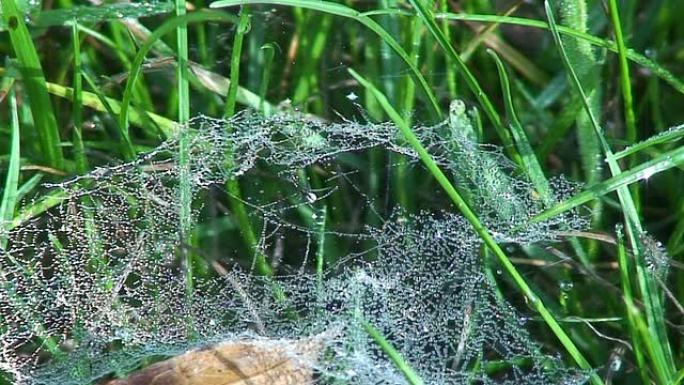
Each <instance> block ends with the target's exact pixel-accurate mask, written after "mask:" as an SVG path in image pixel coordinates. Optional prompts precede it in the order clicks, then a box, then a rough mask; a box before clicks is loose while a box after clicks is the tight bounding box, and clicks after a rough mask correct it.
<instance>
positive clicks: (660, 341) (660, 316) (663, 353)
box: [544, 1, 674, 383]
mask: <svg viewBox="0 0 684 385" xmlns="http://www.w3.org/2000/svg"><path fill="white" fill-rule="evenodd" d="M544 5H545V9H546V14H547V18H548V20H549V26H550V27H551V32H552V35H553V38H554V41H555V42H556V46H557V47H558V50H559V52H560V56H561V59H562V60H563V64H564V65H565V67H566V69H567V71H568V73H569V74H570V78H571V80H572V84H573V86H574V87H575V89H576V90H577V91H578V93H579V94H580V96H581V100H582V102H583V104H584V108H585V110H586V111H587V114H588V115H589V118H590V121H591V124H592V126H593V127H594V130H595V132H596V135H597V137H598V138H599V141H600V143H601V146H602V148H603V151H604V152H605V154H606V161H607V162H608V167H609V169H610V172H611V173H612V174H613V177H619V176H620V174H621V172H622V171H621V169H620V166H619V165H618V164H617V161H616V160H615V158H614V157H613V153H612V151H611V149H610V147H609V146H608V143H607V141H606V139H605V137H604V136H603V132H602V129H601V126H600V125H599V123H598V121H597V119H596V117H595V116H594V114H593V111H592V109H591V106H590V105H589V102H588V99H587V96H586V94H585V92H584V90H583V88H582V84H581V82H580V80H579V78H578V77H577V74H576V73H575V71H574V69H573V67H572V65H571V64H570V60H569V58H568V56H567V54H566V52H565V49H564V47H563V43H562V42H561V38H560V34H559V32H558V29H557V27H556V23H555V20H554V16H553V12H552V11H551V7H550V5H549V3H548V1H545V2H544ZM617 194H618V198H619V199H620V205H621V206H622V210H623V214H624V216H625V224H626V230H627V234H628V236H629V240H630V243H631V246H632V252H633V253H634V256H635V261H636V263H635V266H636V271H637V280H638V282H639V289H640V291H641V296H642V301H643V303H644V307H645V312H646V318H647V320H648V329H649V337H648V338H646V339H644V341H643V343H644V344H645V345H646V346H647V348H648V349H649V350H650V351H652V352H654V354H653V355H651V357H652V361H653V366H654V371H655V372H656V375H657V376H658V379H659V381H660V382H662V383H668V382H670V380H671V378H672V376H673V373H674V362H673V358H672V351H671V348H670V344H669V340H668V337H667V330H666V328H665V319H664V317H665V311H664V309H663V308H662V302H661V301H660V298H659V295H658V294H657V293H658V290H659V287H658V285H657V282H655V280H654V279H653V277H652V276H651V274H650V273H649V271H648V269H647V268H646V262H645V260H644V255H643V252H642V245H641V242H640V240H639V239H640V237H641V235H642V234H643V228H642V226H641V221H640V219H639V214H638V212H637V209H636V205H635V204H634V201H633V199H632V196H631V194H630V191H629V189H628V188H627V187H625V186H622V187H619V188H618V189H617Z"/></svg>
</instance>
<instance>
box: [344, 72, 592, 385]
mask: <svg viewBox="0 0 684 385" xmlns="http://www.w3.org/2000/svg"><path fill="white" fill-rule="evenodd" d="M349 72H350V73H351V75H352V76H353V77H354V78H355V79H356V80H357V81H358V82H359V83H361V85H363V86H364V87H365V88H367V89H369V90H370V91H371V92H372V93H373V95H374V96H375V97H376V98H377V99H378V102H379V103H380V105H381V106H382V107H383V108H384V109H385V112H386V113H387V115H388V116H389V117H390V119H392V121H393V122H394V123H395V124H396V125H397V127H398V128H399V130H400V131H401V133H402V134H403V136H404V138H405V139H406V141H407V142H408V143H409V145H411V147H413V149H414V150H415V151H416V152H417V153H418V156H419V157H420V159H421V161H422V162H423V164H424V165H425V167H426V168H427V169H428V170H429V171H430V173H431V174H432V175H433V176H434V178H435V179H436V180H437V182H438V183H439V184H440V186H442V188H443V189H444V191H445V192H446V193H447V195H448V196H449V197H450V198H451V200H452V201H453V203H454V204H455V205H456V208H457V209H458V210H459V211H460V212H461V213H462V214H463V216H464V217H465V218H466V220H467V221H468V222H469V223H470V224H471V225H472V226H473V229H474V230H475V232H476V233H477V234H478V235H479V236H480V238H482V240H483V241H484V243H485V245H486V246H487V247H488V248H489V249H490V250H491V251H492V252H493V253H494V255H496V257H497V259H498V260H499V263H501V265H503V267H504V268H505V269H506V271H507V272H508V274H509V275H510V276H511V278H513V281H514V282H515V284H516V285H517V286H518V289H520V291H521V292H522V293H523V295H524V296H525V297H526V298H527V301H528V303H529V304H530V305H531V306H532V307H534V309H535V310H536V311H537V312H538V313H539V314H540V315H541V317H542V318H543V319H544V321H545V322H546V324H547V325H548V326H549V328H550V329H551V330H552V331H553V333H554V334H555V335H556V337H557V338H558V340H559V341H560V342H561V344H562V345H563V346H564V347H565V349H566V350H567V352H568V353H569V354H570V356H572V358H573V359H574V360H575V362H576V363H577V365H578V366H579V367H580V368H582V369H584V370H591V366H590V365H589V362H587V360H586V358H584V356H583V355H582V353H581V352H580V351H579V349H577V346H575V344H574V343H573V342H572V340H571V339H570V337H569V336H568V335H567V333H566V332H565V331H564V330H563V328H562V327H561V326H560V324H558V321H556V319H555V318H554V316H553V315H552V314H551V312H550V311H549V310H548V309H547V308H546V305H544V303H543V302H542V301H541V299H540V298H539V297H538V296H537V294H535V293H534V291H532V289H531V288H530V286H529V285H528V284H527V282H526V281H525V278H523V276H522V275H521V274H520V273H519V272H518V269H516V267H515V266H514V265H513V263H512V262H511V261H510V259H509V258H508V256H507V255H506V253H505V252H504V251H503V249H502V248H501V246H499V245H498V244H497V243H496V241H495V240H494V237H493V236H492V235H491V234H490V233H489V232H488V231H487V229H486V228H485V227H484V226H483V225H482V223H481V222H480V220H479V218H478V217H477V215H476V214H475V213H474V212H473V211H472V210H471V209H470V207H468V205H467V204H466V202H465V200H464V199H463V198H462V197H461V195H460V194H459V193H458V191H457V190H456V188H455V187H454V186H453V185H452V184H451V182H450V181H449V179H448V178H447V177H446V175H445V174H444V172H442V170H441V169H440V168H439V166H438V165H437V163H435V161H434V159H432V156H431V155H430V153H428V151H427V150H426V149H425V147H423V145H422V144H421V143H420V141H419V140H418V138H417V137H416V135H415V134H414V133H413V131H412V130H411V128H410V127H409V126H408V125H407V124H406V122H405V121H404V120H403V119H402V117H401V115H400V114H399V113H398V112H397V111H396V110H395V109H394V107H392V105H391V104H390V103H389V101H388V100H387V98H386V97H385V95H383V94H382V92H380V91H379V90H378V89H377V88H375V86H373V84H371V83H370V82H368V81H367V80H366V79H364V78H363V77H361V75H359V74H358V73H356V72H355V71H354V70H353V69H351V68H350V69H349ZM591 381H592V383H593V384H595V385H600V384H603V381H602V380H601V378H600V377H599V376H598V375H597V374H596V373H595V372H593V371H592V372H591Z"/></svg>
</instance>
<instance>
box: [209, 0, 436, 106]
mask: <svg viewBox="0 0 684 385" xmlns="http://www.w3.org/2000/svg"><path fill="white" fill-rule="evenodd" d="M245 4H275V5H285V6H290V7H302V8H308V9H313V10H316V11H320V12H325V13H330V14H333V15H337V16H342V17H346V18H349V19H353V20H356V21H357V22H359V23H361V24H363V25H364V26H365V27H367V28H368V29H370V30H371V31H373V32H374V33H375V34H377V35H378V36H380V38H381V39H382V40H383V41H384V42H385V43H387V45H389V46H390V47H391V48H392V49H393V50H394V52H395V53H396V54H397V55H399V57H400V58H401V59H402V60H403V61H404V63H406V65H407V66H408V67H409V68H410V69H411V72H412V75H413V78H414V79H415V81H416V82H417V83H418V84H419V85H420V88H421V90H422V91H423V92H424V93H425V96H426V97H427V99H428V102H429V103H428V104H429V106H430V107H431V108H432V110H433V112H434V113H435V114H436V115H437V116H441V110H440V107H439V103H438V102H437V98H436V97H435V95H434V94H433V92H432V90H431V89H430V86H429V85H428V83H427V81H426V80H425V77H423V74H422V73H421V72H420V69H419V68H418V66H416V65H415V64H414V63H413V61H412V60H411V58H410V56H409V54H408V53H406V51H405V50H404V49H403V48H402V47H401V45H399V43H398V42H397V41H396V40H395V39H394V38H393V37H392V36H391V35H390V34H389V33H387V31H385V30H384V29H383V28H382V27H381V26H380V25H379V24H378V23H376V22H375V21H374V20H373V19H371V18H370V17H368V16H367V15H365V14H364V13H361V12H359V11H356V10H355V9H352V8H349V7H347V6H345V5H342V4H337V3H332V2H329V1H322V0H220V1H215V2H213V3H211V5H210V7H211V8H220V7H231V6H236V5H245Z"/></svg>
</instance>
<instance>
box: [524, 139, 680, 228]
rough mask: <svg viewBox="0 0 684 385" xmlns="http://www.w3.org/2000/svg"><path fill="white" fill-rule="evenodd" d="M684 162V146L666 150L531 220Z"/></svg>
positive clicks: (543, 217) (565, 208)
mask: <svg viewBox="0 0 684 385" xmlns="http://www.w3.org/2000/svg"><path fill="white" fill-rule="evenodd" d="M682 164H684V147H679V148H676V149H674V150H671V151H668V152H665V153H663V154H661V155H660V156H658V157H656V158H654V159H652V160H650V161H647V162H644V163H642V164H640V165H638V166H636V167H634V168H631V169H629V170H625V171H622V172H621V173H620V174H619V175H617V176H614V177H611V178H609V179H606V180H604V181H603V182H599V183H596V184H594V185H591V186H589V187H587V188H585V189H584V191H582V192H581V193H579V194H576V195H574V196H572V197H571V198H569V199H567V200H565V201H563V202H560V203H558V204H556V205H555V206H553V207H550V208H549V209H547V210H545V211H543V212H541V213H539V214H537V215H535V216H534V217H532V218H531V219H530V222H531V223H536V222H541V221H545V220H547V219H549V218H553V217H554V216H556V215H558V214H561V213H563V212H566V211H569V210H572V209H574V208H576V207H579V206H581V205H583V204H584V203H587V202H590V201H592V200H594V199H600V198H601V197H602V196H604V195H606V194H608V193H610V192H613V191H616V190H618V189H621V188H624V187H627V186H629V185H631V184H632V183H636V182H639V181H642V180H647V179H649V178H650V177H652V176H653V175H655V174H658V173H660V172H663V171H667V170H669V169H671V168H674V167H677V166H679V165H682Z"/></svg>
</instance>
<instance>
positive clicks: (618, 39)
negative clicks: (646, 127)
mask: <svg viewBox="0 0 684 385" xmlns="http://www.w3.org/2000/svg"><path fill="white" fill-rule="evenodd" d="M608 6H609V8H610V20H611V22H612V24H613V30H614V32H615V43H616V45H617V52H618V59H619V63H620V90H621V91H622V104H623V105H624V113H625V128H626V137H625V140H627V142H628V143H634V142H635V141H636V139H637V128H636V117H635V115H634V108H633V104H634V101H633V100H634V98H633V97H632V83H631V79H630V76H629V64H628V63H627V47H626V46H625V38H624V37H623V36H622V25H621V22H620V14H619V11H618V6H617V1H615V0H608Z"/></svg>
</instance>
